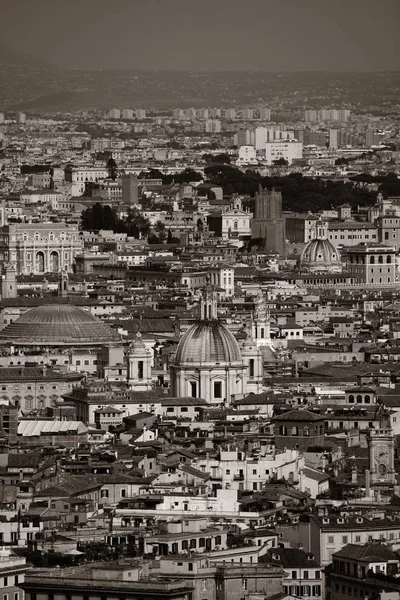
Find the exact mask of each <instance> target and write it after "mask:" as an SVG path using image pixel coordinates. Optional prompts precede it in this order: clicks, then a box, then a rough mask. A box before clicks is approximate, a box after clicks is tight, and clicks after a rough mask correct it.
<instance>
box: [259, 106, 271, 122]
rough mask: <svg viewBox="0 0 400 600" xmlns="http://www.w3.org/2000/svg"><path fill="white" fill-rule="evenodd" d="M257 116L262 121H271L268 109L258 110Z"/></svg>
mask: <svg viewBox="0 0 400 600" xmlns="http://www.w3.org/2000/svg"><path fill="white" fill-rule="evenodd" d="M259 116H260V119H261V120H262V121H270V120H271V110H270V109H269V108H260V110H259Z"/></svg>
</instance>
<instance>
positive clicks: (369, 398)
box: [364, 394, 371, 404]
mask: <svg viewBox="0 0 400 600" xmlns="http://www.w3.org/2000/svg"><path fill="white" fill-rule="evenodd" d="M364 402H365V404H369V403H370V402H371V396H370V395H369V394H365V396H364Z"/></svg>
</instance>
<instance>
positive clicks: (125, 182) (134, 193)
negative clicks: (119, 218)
mask: <svg viewBox="0 0 400 600" xmlns="http://www.w3.org/2000/svg"><path fill="white" fill-rule="evenodd" d="M122 201H123V203H124V204H128V205H132V204H137V203H138V202H139V195H138V179H137V177H135V176H134V175H123V176H122Z"/></svg>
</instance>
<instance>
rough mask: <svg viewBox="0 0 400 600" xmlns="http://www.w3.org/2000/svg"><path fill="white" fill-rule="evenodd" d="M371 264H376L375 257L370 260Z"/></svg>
mask: <svg viewBox="0 0 400 600" xmlns="http://www.w3.org/2000/svg"><path fill="white" fill-rule="evenodd" d="M369 264H370V265H374V264H375V256H371V257H370V259H369Z"/></svg>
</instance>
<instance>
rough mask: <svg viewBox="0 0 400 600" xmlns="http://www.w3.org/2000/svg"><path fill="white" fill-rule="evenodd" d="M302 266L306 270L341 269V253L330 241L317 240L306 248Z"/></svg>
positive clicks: (302, 257) (301, 260)
mask: <svg viewBox="0 0 400 600" xmlns="http://www.w3.org/2000/svg"><path fill="white" fill-rule="evenodd" d="M300 264H301V266H302V267H304V268H308V269H311V270H313V269H314V270H320V271H326V270H331V269H332V268H341V261H340V253H339V250H338V249H337V248H335V246H334V245H333V244H332V243H331V242H330V241H329V240H326V239H319V238H317V239H315V240H311V241H310V242H308V244H307V245H306V247H305V248H304V250H303V252H302V254H301V258H300Z"/></svg>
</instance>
